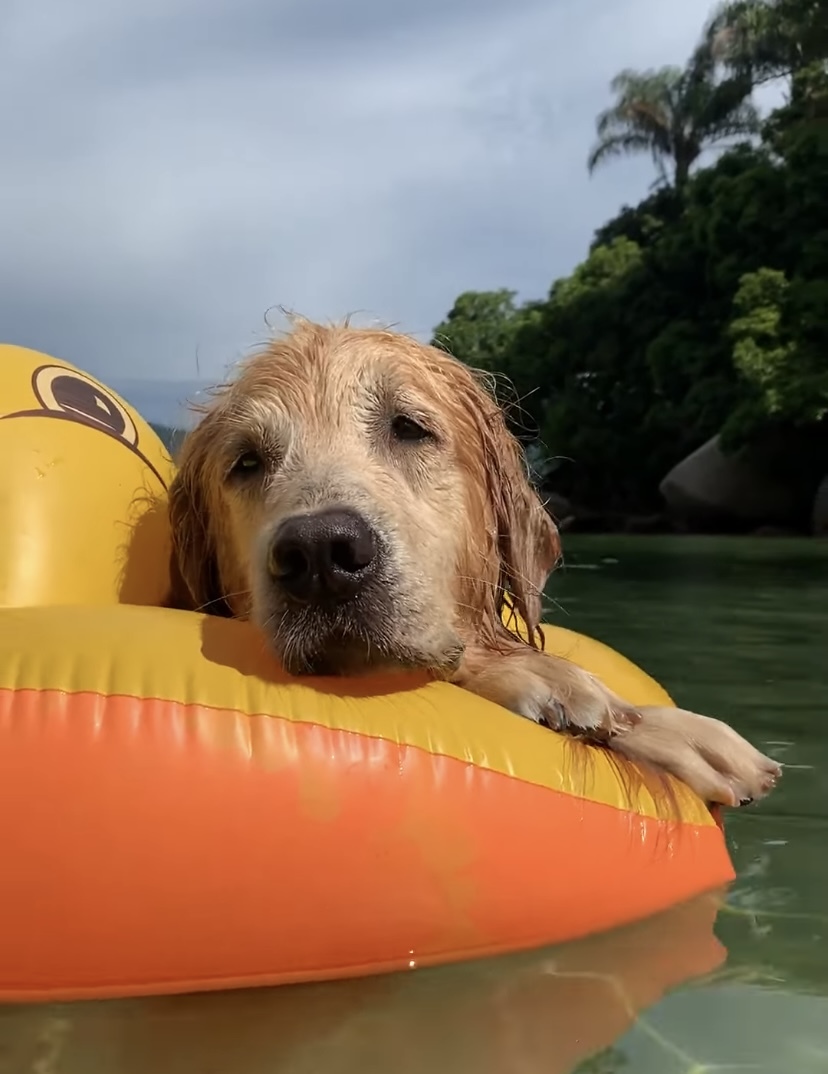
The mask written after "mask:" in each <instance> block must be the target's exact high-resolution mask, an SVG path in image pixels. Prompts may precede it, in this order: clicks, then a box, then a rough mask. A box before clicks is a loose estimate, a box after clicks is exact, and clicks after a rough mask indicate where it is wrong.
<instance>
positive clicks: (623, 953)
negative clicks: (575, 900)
mask: <svg viewBox="0 0 828 1074" xmlns="http://www.w3.org/2000/svg"><path fill="white" fill-rule="evenodd" d="M720 905H721V893H720V894H719V895H718V896H715V895H707V896H703V897H701V898H697V899H694V900H693V901H692V902H689V903H686V904H684V905H682V906H679V907H675V908H673V909H672V910H670V911H668V912H666V913H664V914H660V915H659V916H658V917H655V918H651V919H650V920H649V921H646V922H642V923H639V924H637V925H634V926H630V927H627V928H624V929H618V930H617V931H615V932H613V933H610V934H606V935H604V936H601V937H598V938H590V939H587V940H583V941H581V942H579V943H572V944H568V945H566V946H564V947H559V948H556V949H554V950H550V951H544V952H535V953H532V954H528V955H520V956H510V957H507V958H500V959H492V960H487V961H485V962H477V963H474V964H466V965H461V966H451V967H446V968H443V969H440V970H422V971H418V972H417V973H412V974H398V975H395V976H393V977H383V978H374V979H371V980H359V981H350V982H342V983H337V984H321V985H305V986H301V987H296V988H276V989H266V990H265V989H256V990H251V991H245V992H241V991H240V992H225V993H220V994H214V995H202V996H186V997H173V998H163V999H141V1000H130V1001H120V1002H110V1003H102V1002H94V1003H85V1004H65V1005H55V1004H51V1005H49V1006H48V1007H40V1008H38V1007H28V1008H18V1009H13V1008H7V1009H6V1010H5V1011H0V1040H2V1041H3V1042H4V1043H3V1045H0V1071H2V1074H12V1072H14V1074H24V1072H25V1074H30V1072H31V1074H110V1072H117V1074H150V1072H152V1074H209V1072H216V1074H218V1072H222V1074H223V1072H227V1074H265V1072H271V1071H278V1072H280V1074H351V1072H353V1074H356V1072H358V1071H359V1072H363V1071H366V1072H367V1071H377V1072H379V1071H388V1072H389V1074H421V1072H425V1071H428V1072H429V1074H465V1072H467V1071H468V1074H472V1072H474V1074H511V1072H512V1071H520V1072H521V1074H568V1072H569V1071H571V1070H572V1069H573V1067H575V1066H577V1064H578V1063H579V1062H580V1061H581V1060H582V1059H584V1058H585V1057H593V1058H592V1059H591V1060H590V1061H591V1062H592V1064H593V1065H592V1066H591V1067H588V1068H587V1069H592V1070H595V1071H597V1070H606V1069H612V1063H613V1061H614V1059H613V1057H614V1056H615V1054H616V1053H615V1052H614V1051H613V1050H612V1044H613V1042H614V1041H615V1040H616V1039H617V1038H618V1037H619V1036H621V1035H622V1034H624V1033H625V1032H626V1031H627V1030H628V1029H629V1028H630V1026H631V1025H632V1024H633V1021H634V1019H635V1017H636V1014H637V1012H638V1011H640V1010H642V1009H645V1008H647V1007H650V1006H652V1004H654V1003H656V1002H657V1001H658V1000H659V999H661V997H662V996H663V995H664V994H665V992H667V991H668V990H669V989H672V988H674V987H676V986H677V985H679V984H681V983H683V982H684V981H686V980H688V979H691V978H698V977H699V976H700V975H702V974H710V973H712V972H713V971H714V970H716V969H717V967H719V966H720V964H721V963H722V961H723V959H724V957H725V951H724V948H723V947H722V945H721V943H720V942H719V940H718V939H717V938H716V936H715V934H714V931H713V926H714V923H715V920H716V914H717V911H718V909H719V906H720ZM643 1024H644V1023H642V1025H643ZM650 1035H651V1039H652V1042H653V1043H654V1045H655V1046H656V1047H657V1048H659V1049H661V1050H662V1053H663V1054H662V1059H663V1060H664V1059H669V1058H671V1057H672V1056H673V1055H674V1054H678V1053H676V1050H675V1046H674V1045H673V1044H672V1043H670V1042H667V1041H661V1039H660V1037H659V1034H658V1033H657V1032H656V1031H655V1030H651V1031H650ZM596 1056H597V1057H598V1059H597V1061H598V1062H599V1064H600V1065H598V1066H595V1065H594V1064H595V1062H596V1059H595V1058H594V1057H596ZM688 1061H692V1060H689V1059H688ZM607 1063H609V1064H610V1066H609V1067H607Z"/></svg>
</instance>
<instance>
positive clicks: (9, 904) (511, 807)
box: [0, 346, 733, 1001]
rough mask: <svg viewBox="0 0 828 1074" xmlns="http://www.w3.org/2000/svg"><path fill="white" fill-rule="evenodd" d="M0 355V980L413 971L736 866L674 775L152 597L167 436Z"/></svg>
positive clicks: (121, 989)
mask: <svg viewBox="0 0 828 1074" xmlns="http://www.w3.org/2000/svg"><path fill="white" fill-rule="evenodd" d="M0 362H2V368H3V372H4V376H3V385H2V389H0V458H1V459H2V467H0V510H2V517H3V519H4V520H5V525H4V527H3V529H2V531H1V532H0V846H2V848H3V869H2V870H0V951H2V952H3V955H2V958H0V1000H4V1001H10V1000H12V1001H20V1000H26V1001H32V1000H46V999H50V1000H52V999H72V998H83V997H93V996H94V997H115V996H129V995H140V994H156V993H164V992H182V991H198V990H206V989H217V988H225V987H238V986H252V985H264V984H278V983H285V982H292V981H306V980H315V979H323V978H335V977H347V976H357V975H362V974H370V973H377V972H382V971H390V970H399V969H406V968H414V967H417V966H423V965H433V964H437V963H442V962H448V961H453V960H459V959H466V958H472V957H476V956H482V955H487V954H493V953H497V952H505V951H511V950H519V949H527V948H532V947H537V946H540V945H544V944H552V943H557V942H560V941H563V940H567V939H573V938H575V937H579V936H584V935H587V934H589V933H593V932H598V931H601V930H605V929H608V928H612V927H614V926H617V925H621V924H624V923H626V922H629V921H633V920H636V919H640V918H643V917H646V916H647V915H650V914H652V913H654V912H656V911H658V910H662V909H665V908H667V907H669V906H671V905H673V904H675V903H677V902H679V901H681V900H683V899H686V898H689V897H690V896H692V895H694V894H697V893H699V892H702V891H706V890H709V889H713V888H717V887H720V886H721V885H722V884H726V883H728V882H729V881H730V880H732V878H733V870H732V866H731V862H730V859H729V856H728V853H727V850H726V847H725V843H724V839H723V836H722V832H721V829H720V827H719V825H718V823H717V820H716V818H715V817H714V816H713V815H711V813H710V811H709V810H708V809H707V808H706V807H705V805H704V804H703V803H702V802H701V801H699V800H698V799H697V798H696V797H695V796H694V795H693V794H692V793H691V792H690V791H689V790H688V789H686V788H684V787H683V786H681V785H679V784H675V801H674V802H673V803H670V802H667V801H663V800H661V798H660V797H659V796H656V797H653V796H652V795H651V794H650V792H649V791H648V790H647V788H646V787H645V786H644V785H643V784H641V783H639V782H636V781H630V780H629V779H625V777H624V770H623V766H621V765H619V763H618V762H616V761H615V760H613V759H612V758H610V757H609V756H608V755H607V754H605V753H604V752H603V751H601V750H599V749H592V748H589V747H586V746H584V745H582V744H580V743H577V742H574V741H573V740H571V739H569V738H566V737H564V736H560V735H556V734H554V733H552V732H550V731H547V730H545V729H542V728H539V727H537V726H535V725H534V724H532V723H530V722H528V721H525V720H522V719H520V718H519V717H516V716H513V715H511V714H510V713H507V712H505V711H504V710H502V709H499V708H498V707H497V706H495V705H492V704H490V703H488V702H486V701H484V700H482V699H480V698H478V697H474V696H472V695H471V694H468V693H466V692H464V691H462V690H460V689H458V688H457V687H453V686H450V685H448V684H446V683H436V682H431V681H428V679H427V678H426V677H425V676H422V675H415V674H412V675H406V676H388V677H375V678H372V679H370V680H353V681H348V680H324V679H317V680H295V679H291V678H290V677H289V676H287V675H285V674H284V672H283V671H282V670H281V669H280V668H279V667H278V666H276V665H275V664H274V662H273V661H272V660H271V659H270V658H269V656H268V655H267V653H266V652H265V651H264V649H263V647H262V645H261V644H260V642H259V639H258V637H257V635H256V634H255V631H254V630H253V629H252V628H251V627H249V626H248V625H247V624H244V623H238V622H234V621H232V620H222V619H216V618H210V617H206V616H203V615H197V614H195V613H189V612H177V611H171V610H166V609H163V608H161V607H159V606H158V605H159V604H160V603H161V600H162V599H163V596H164V593H165V590H166V585H167V578H168V558H169V538H168V531H167V523H166V509H165V494H166V489H167V487H168V485H169V481H170V479H171V477H172V474H173V466H172V463H171V461H170V460H169V458H168V457H167V455H166V452H165V450H164V448H163V446H162V444H161V443H160V441H159V440H158V438H157V436H156V435H155V433H154V432H153V431H152V429H151V428H150V427H149V425H147V423H146V422H144V421H143V420H142V419H141V418H140V417H139V416H138V415H137V414H136V413H135V411H134V410H133V409H132V408H131V407H129V406H128V405H127V404H126V403H125V402H124V401H123V400H122V399H120V398H118V397H117V396H116V395H115V394H114V393H113V392H111V391H109V390H108V389H107V388H106V387H105V386H103V385H102V384H100V383H99V382H98V381H96V380H95V379H94V378H92V377H89V376H87V375H86V374H84V373H82V372H80V371H79V370H77V369H75V368H73V367H72V366H70V365H68V364H67V363H65V362H60V361H56V360H54V359H52V358H49V357H47V356H44V355H41V354H37V353H34V352H32V351H28V350H24V349H21V348H16V347H10V346H6V347H0ZM545 634H546V641H547V647H548V648H550V649H551V650H552V651H554V652H558V653H561V654H562V655H566V656H568V657H569V658H570V659H573V660H575V661H577V662H578V663H579V664H581V665H583V666H584V667H587V668H589V669H590V670H592V671H594V672H596V673H597V674H599V675H601V676H602V677H603V678H604V679H605V680H606V682H607V683H608V684H609V685H611V686H612V687H613V688H614V689H615V690H617V691H618V692H619V693H622V694H624V695H626V696H627V697H628V698H629V699H630V700H631V701H633V702H636V703H641V704H643V703H664V702H666V701H669V699H668V697H667V695H666V693H665V692H664V690H663V689H662V688H661V687H660V686H659V685H658V684H657V683H656V682H655V681H654V680H653V679H651V678H650V677H649V676H648V675H646V674H645V673H644V672H643V671H642V670H641V669H639V668H637V667H636V666H634V665H633V664H631V663H630V662H629V661H628V660H626V659H625V658H624V657H622V656H621V655H619V654H618V653H616V652H613V651H612V650H610V649H608V648H607V647H606V646H603V645H601V644H600V643H598V642H596V641H592V640H590V639H588V638H586V637H583V636H581V635H578V634H575V633H573V632H571V631H567V630H562V629H560V628H557V627H546V628H545ZM676 803H677V804H678V809H679V816H678V817H677V816H676V814H675V809H676Z"/></svg>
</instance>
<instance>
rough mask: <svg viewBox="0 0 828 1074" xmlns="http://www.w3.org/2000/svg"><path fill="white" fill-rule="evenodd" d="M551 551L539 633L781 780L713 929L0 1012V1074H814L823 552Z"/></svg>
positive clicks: (788, 546) (640, 931) (593, 545)
mask: <svg viewBox="0 0 828 1074" xmlns="http://www.w3.org/2000/svg"><path fill="white" fill-rule="evenodd" d="M565 551H566V564H567V565H566V568H565V569H564V570H562V571H561V572H560V573H558V574H557V575H556V577H555V578H554V580H553V583H552V585H551V586H550V588H549V596H550V598H551V599H552V600H554V602H555V603H556V607H554V608H550V613H549V618H550V619H552V620H553V621H556V622H558V623H560V624H561V625H564V626H568V627H570V628H573V629H576V630H581V631H583V632H585V633H589V634H592V635H593V636H595V637H597V638H600V639H601V640H603V641H606V642H608V643H609V644H610V645H612V646H614V647H615V648H617V649H620V650H621V651H623V652H624V653H626V654H627V655H628V656H630V657H631V658H632V659H634V660H635V661H637V662H638V663H640V664H641V665H642V666H643V667H644V668H646V669H647V670H648V671H649V672H650V673H651V674H653V675H655V676H656V678H658V679H660V680H661V681H662V682H663V683H664V685H665V686H666V687H667V688H668V689H669V690H670V692H671V693H672V695H673V696H674V697H675V699H676V700H677V701H678V702H679V703H680V704H682V705H683V706H684V707H688V708H692V709H695V710H696V711H700V712H704V713H707V714H709V715H715V716H719V717H721V718H723V719H725V720H727V721H729V722H731V723H732V724H733V725H734V726H736V727H737V728H738V729H739V730H741V731H742V732H743V733H744V734H745V735H747V736H748V737H749V738H750V739H751V740H752V741H753V742H755V743H756V744H757V745H758V746H760V747H761V748H764V749H765V750H766V751H767V752H769V753H771V754H772V755H773V756H775V757H777V758H778V759H779V760H781V761H783V762H784V764H785V765H786V772H785V776H784V778H783V780H782V783H781V785H780V787H779V789H778V790H777V791H776V792H775V793H774V794H773V795H772V796H771V798H770V799H768V800H767V801H766V802H765V803H762V804H761V805H759V806H756V807H752V808H749V809H746V810H743V811H739V812H731V813H729V814H728V818H727V837H728V842H729V844H730V848H731V853H732V856H733V859H734V863H735V865H736V868H737V871H738V874H739V878H738V881H737V882H736V884H735V885H734V886H733V888H732V889H731V890H730V892H729V893H728V896H727V904H726V906H725V907H724V908H723V909H721V910H720V911H719V913H718V918H717V919H716V917H715V915H716V910H717V906H716V905H715V904H714V903H713V902H712V900H711V899H710V898H709V897H706V898H705V899H702V900H697V901H696V902H694V903H693V904H688V906H686V907H680V908H677V909H676V911H674V912H671V913H669V914H667V915H664V916H663V917H661V918H658V919H653V920H652V921H650V922H645V923H642V924H639V925H637V926H634V927H632V928H630V929H626V930H618V932H616V933H615V934H611V935H610V936H607V937H597V938H592V939H590V940H587V941H583V942H581V943H578V944H571V945H567V947H565V948H560V949H556V950H553V951H545V952H536V953H530V954H528V955H521V956H514V957H510V958H505V959H497V960H491V961H488V962H485V963H480V962H478V963H471V964H467V965H463V966H450V967H444V968H442V969H437V970H424V971H420V972H417V973H412V974H400V975H395V976H394V977H392V978H388V977H386V978H376V979H373V980H371V979H369V980H363V981H354V982H345V983H341V984H323V985H311V986H305V987H302V988H285V989H271V990H267V989H256V990H252V991H248V992H237V993H226V994H224V995H215V996H196V997H179V998H172V999H147V1000H134V1001H130V1002H118V1003H87V1004H66V1005H51V1006H47V1007H38V1008H17V1009H15V1008H9V1009H6V1010H0V1074H385V1072H387V1074H572V1072H573V1071H577V1072H578V1074H691V1072H692V1074H702V1072H707V1071H710V1072H711V1074H712V1072H713V1071H717V1070H722V1071H725V1070H727V1071H730V1070H732V1071H739V1070H745V1071H755V1072H758V1074H810V1072H818V1071H819V1072H828V727H826V708H828V705H826V701H828V544H826V543H822V544H819V543H817V542H806V541H801V542H798V541H777V540H770V539H768V540H733V539H727V540H719V539H695V538H692V539H689V538H688V539H678V538H670V539H662V538H642V537H638V538H629V539H627V538H618V537H606V538H603V537H602V538H593V537H590V538H587V537H582V538H573V539H571V540H568V541H567V542H566V546H565ZM541 852H542V848H541ZM606 881H607V883H608V884H612V877H611V876H608V877H607V878H606ZM562 882H565V876H563V877H562ZM332 884H335V878H332ZM516 897H518V898H531V891H528V892H524V891H521V892H517V893H516ZM239 912H240V913H243V912H244V908H243V906H240V909H239ZM714 920H715V934H714V930H713V922H714ZM0 957H2V954H1V953H0Z"/></svg>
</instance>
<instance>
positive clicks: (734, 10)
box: [704, 0, 828, 97]
mask: <svg viewBox="0 0 828 1074" xmlns="http://www.w3.org/2000/svg"><path fill="white" fill-rule="evenodd" d="M704 37H705V41H706V44H707V48H708V49H709V50H710V52H711V54H712V55H713V56H714V57H715V58H716V60H717V61H720V62H722V63H723V64H724V66H725V67H726V68H727V69H728V70H729V71H730V72H731V73H732V74H734V75H737V76H738V77H742V78H748V79H749V80H750V81H751V82H752V84H753V85H754V86H758V85H761V84H762V83H763V82H770V81H773V80H774V79H777V78H786V79H788V80H789V84H790V90H791V96H792V97H796V96H797V94H798V93H807V92H808V90H809V88H811V87H812V86H813V84H814V82H815V81H819V80H820V79H819V76H820V75H821V76H822V79H823V80H824V77H825V74H826V71H828V4H826V3H825V0H726V2H725V3H723V4H720V6H719V8H718V9H717V10H716V11H715V12H714V14H713V16H712V18H711V19H710V20H709V22H708V24H707V27H706V28H705V34H704Z"/></svg>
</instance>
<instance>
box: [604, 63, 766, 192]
mask: <svg viewBox="0 0 828 1074" xmlns="http://www.w3.org/2000/svg"><path fill="white" fill-rule="evenodd" d="M751 88H752V87H751V82H750V78H749V77H748V76H746V75H745V74H743V73H742V71H741V70H735V71H734V73H733V74H732V75H730V76H728V77H725V78H721V77H719V65H718V64H717V63H716V60H715V58H714V55H713V53H712V52H711V51H710V49H709V48H708V47H707V45H706V43H703V44H702V45H700V46H699V47H698V48H697V49H696V51H695V52H694V54H693V56H692V57H691V59H690V61H689V63H688V64H687V66H686V67H684V68H681V67H661V68H659V69H658V70H655V71H643V72H641V71H632V70H625V71H621V72H620V74H618V75H616V76H615V78H614V79H613V80H612V82H611V83H610V89H611V90H612V93H613V94H614V95H615V98H616V101H615V104H613V105H612V107H610V108H607V109H606V110H605V111H603V112H602V113H601V114H600V115H599V116H598V119H597V121H596V133H597V135H598V140H597V142H596V143H595V145H594V147H593V148H592V150H591V152H590V154H589V158H588V161H587V165H588V167H589V170H590V171H593V170H594V169H595V168H596V167H597V166H598V165H599V164H603V163H604V162H606V161H607V160H610V159H612V158H614V157H617V156H622V155H626V154H630V153H648V154H649V155H650V156H652V158H653V161H654V163H655V165H656V167H657V168H658V171H659V178H658V180H657V181H658V182H661V183H668V182H672V183H674V184H675V186H676V188H677V189H681V188H683V187H684V185H685V184H686V182H687V180H688V178H689V175H690V169H691V167H692V166H693V164H695V163H696V161H697V160H698V159H699V157H700V156H701V154H702V152H703V151H704V150H705V149H707V148H709V147H712V146H715V145H717V144H719V143H721V142H722V141H724V140H725V139H731V138H734V137H745V136H748V135H753V134H757V133H758V132H759V127H760V124H759V116H758V113H757V112H756V109H755V107H754V106H753V104H752V102H751V101H750V100H748V97H749V95H750V92H751ZM669 172H671V173H672V174H671V175H670V174H668V173H669Z"/></svg>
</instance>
